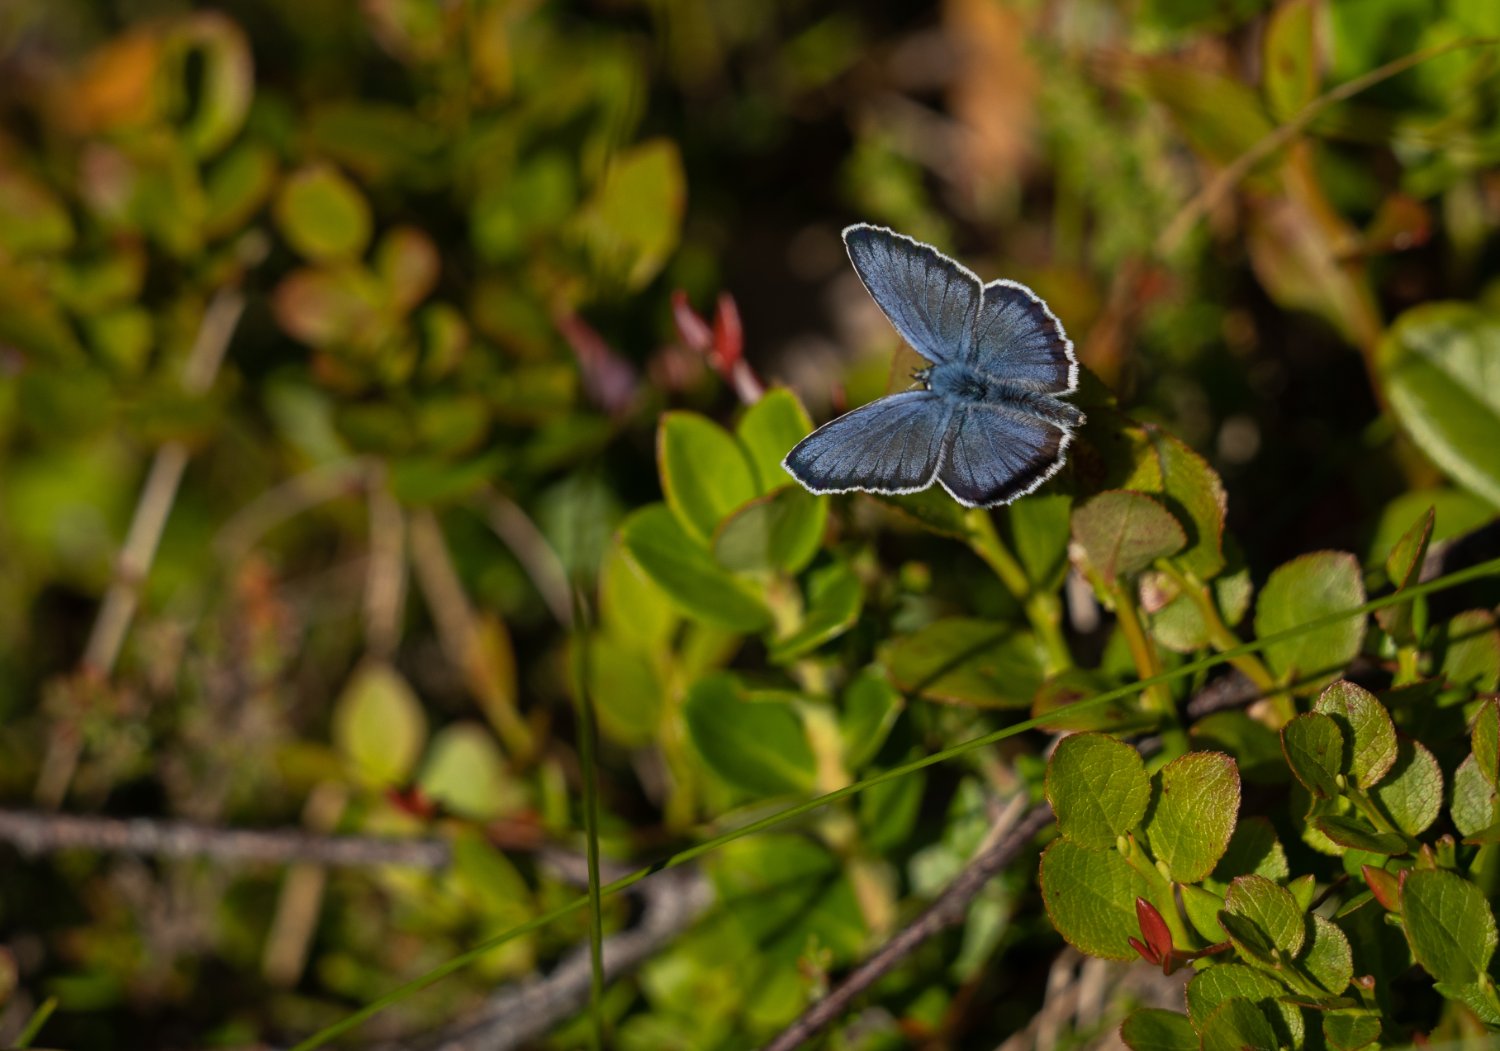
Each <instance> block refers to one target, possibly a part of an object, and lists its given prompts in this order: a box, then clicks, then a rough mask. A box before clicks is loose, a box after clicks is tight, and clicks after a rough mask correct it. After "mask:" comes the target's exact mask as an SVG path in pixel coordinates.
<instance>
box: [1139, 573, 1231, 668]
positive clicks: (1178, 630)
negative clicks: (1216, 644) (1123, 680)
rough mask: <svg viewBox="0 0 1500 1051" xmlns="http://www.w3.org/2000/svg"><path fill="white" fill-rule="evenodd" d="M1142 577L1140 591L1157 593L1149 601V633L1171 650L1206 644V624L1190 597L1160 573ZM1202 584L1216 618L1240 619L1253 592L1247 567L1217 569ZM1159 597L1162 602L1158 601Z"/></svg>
mask: <svg viewBox="0 0 1500 1051" xmlns="http://www.w3.org/2000/svg"><path fill="white" fill-rule="evenodd" d="M1143 580H1144V582H1145V583H1143V588H1142V590H1143V592H1145V591H1146V588H1147V587H1149V588H1150V589H1151V591H1152V592H1154V593H1155V595H1158V596H1160V597H1159V598H1156V599H1155V600H1154V601H1152V602H1151V607H1150V608H1149V610H1148V613H1149V624H1150V627H1151V635H1152V637H1153V638H1155V639H1156V641H1157V642H1160V643H1161V644H1162V645H1163V646H1165V647H1166V648H1167V649H1169V650H1172V651H1173V652H1174V653H1192V652H1193V651H1194V650H1200V649H1202V648H1203V647H1205V646H1207V645H1208V644H1209V641H1210V640H1209V637H1208V624H1207V623H1206V622H1205V621H1204V619H1203V613H1202V612H1201V611H1200V610H1199V609H1198V605H1197V603H1195V602H1194V601H1193V599H1192V597H1191V596H1190V595H1188V594H1186V593H1184V592H1181V591H1179V590H1178V589H1177V585H1176V584H1175V583H1174V582H1173V581H1172V580H1170V579H1168V578H1167V577H1166V576H1165V575H1163V574H1148V575H1147V576H1146V577H1145V578H1143ZM1206 586H1207V587H1208V589H1209V595H1210V596H1211V597H1212V599H1213V603H1214V606H1215V607H1216V608H1217V609H1218V611H1219V617H1220V619H1222V620H1223V621H1224V623H1225V624H1226V625H1228V626H1230V627H1232V626H1234V625H1236V624H1238V623H1239V622H1240V621H1241V620H1243V619H1244V617H1245V614H1246V613H1247V612H1248V611H1249V609H1250V597H1251V595H1252V594H1253V593H1254V587H1253V586H1252V585H1251V583H1250V570H1249V569H1248V568H1247V567H1241V568H1240V569H1237V570H1235V571H1234V572H1232V573H1221V574H1220V575H1219V576H1217V577H1215V578H1214V579H1213V581H1212V582H1210V583H1209V584H1208V585H1206ZM1162 600H1165V604H1164V605H1158V603H1160V602H1161V601H1162Z"/></svg>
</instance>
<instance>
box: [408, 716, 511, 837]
mask: <svg viewBox="0 0 1500 1051" xmlns="http://www.w3.org/2000/svg"><path fill="white" fill-rule="evenodd" d="M417 784H418V785H420V786H421V788H422V792H423V793H424V794H425V795H426V796H427V797H428V798H429V799H431V800H433V801H434V802H436V803H439V804H441V805H442V806H443V807H444V809H446V810H449V811H452V812H453V813H455V814H457V815H458V816H459V817H466V818H471V819H473V820H475V821H490V820H492V819H494V818H497V817H500V816H501V815H502V814H506V813H514V812H515V811H516V810H518V809H519V808H520V807H521V805H522V803H523V802H524V801H525V800H524V796H523V794H522V789H521V787H520V786H519V785H517V784H515V783H514V782H512V781H511V779H510V777H509V775H508V773H507V772H506V767H505V757H504V756H502V755H501V754H500V748H499V746H498V745H497V744H496V743H495V737H494V735H493V734H492V733H490V731H489V730H488V729H487V728H486V727H485V726H483V725H482V724H480V723H476V722H460V723H452V724H450V725H448V726H445V727H443V728H442V729H441V730H439V731H438V732H437V733H436V734H435V735H434V736H433V738H432V747H431V748H429V749H428V750H427V758H426V761H425V762H423V764H422V773H421V776H420V777H418V778H417Z"/></svg>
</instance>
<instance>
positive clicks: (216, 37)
mask: <svg viewBox="0 0 1500 1051" xmlns="http://www.w3.org/2000/svg"><path fill="white" fill-rule="evenodd" d="M169 39H170V41H171V42H172V43H173V44H174V45H175V46H176V47H177V48H179V49H181V51H180V52H179V55H178V61H177V63H176V66H177V69H179V70H186V69H187V68H188V62H187V60H186V59H187V55H186V54H185V53H183V52H193V53H195V57H196V59H197V63H196V65H197V73H196V76H195V78H194V79H195V81H196V83H195V84H194V86H193V89H192V90H193V94H194V99H193V107H192V111H191V114H190V116H189V118H188V120H187V121H186V122H184V124H183V126H182V141H183V142H184V143H185V144H186V145H187V146H188V147H189V148H190V149H191V150H192V151H193V152H194V153H195V154H196V155H197V156H199V157H209V156H212V155H213V154H215V153H217V152H218V151H219V150H220V149H222V148H223V147H224V146H225V145H227V144H228V143H229V142H230V141H232V140H233V139H234V137H235V135H237V134H238V133H239V130H240V128H242V127H243V126H244V123H245V117H246V115H247V114H248V113H249V112H250V102H251V99H252V98H254V95H255V68H254V62H253V59H252V57H251V54H250V41H249V40H248V39H247V37H246V36H245V33H244V31H243V30H242V29H240V27H239V26H238V25H237V24H235V22H234V21H233V20H232V19H229V18H225V17H222V16H217V15H210V14H204V15H200V16H199V17H197V18H193V19H188V20H184V21H182V22H179V23H178V25H177V27H176V31H175V32H174V33H173V34H171V36H170V37H169ZM174 88H176V89H177V90H184V86H179V85H174Z"/></svg>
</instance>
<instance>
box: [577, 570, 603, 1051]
mask: <svg viewBox="0 0 1500 1051" xmlns="http://www.w3.org/2000/svg"><path fill="white" fill-rule="evenodd" d="M585 621H586V613H585V608H584V600H583V588H582V585H581V584H578V585H575V586H574V588H573V637H574V639H576V640H577V643H578V644H577V645H575V646H574V647H573V653H574V655H575V658H574V664H573V671H574V675H575V678H574V694H575V699H576V700H577V703H578V753H579V754H578V762H579V765H580V766H581V767H582V768H583V828H584V835H585V846H586V856H587V862H588V877H589V965H590V967H589V970H590V973H589V1019H590V1022H591V1025H590V1027H589V1035H590V1042H591V1044H592V1045H593V1048H594V1051H603V1049H604V1046H605V1044H604V896H603V894H602V893H601V892H600V888H601V887H602V885H603V881H602V880H601V878H600V876H599V768H598V766H597V763H596V758H595V753H596V751H597V747H596V744H597V728H596V726H595V722H594V703H593V698H592V697H591V696H590V694H589V688H588V684H589V681H590V678H591V677H590V675H589V660H590V650H591V648H592V647H590V646H589V644H588V626H587V624H586V623H585Z"/></svg>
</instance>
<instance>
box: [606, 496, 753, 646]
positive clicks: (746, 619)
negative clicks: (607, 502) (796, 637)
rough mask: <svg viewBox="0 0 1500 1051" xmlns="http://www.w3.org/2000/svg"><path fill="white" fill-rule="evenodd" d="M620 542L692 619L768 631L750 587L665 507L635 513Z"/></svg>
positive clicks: (621, 533) (623, 528) (744, 629)
mask: <svg viewBox="0 0 1500 1051" xmlns="http://www.w3.org/2000/svg"><path fill="white" fill-rule="evenodd" d="M620 537H621V539H622V540H623V541H624V544H625V550H626V551H628V552H629V554H630V557H631V558H632V559H633V560H634V561H635V563H636V565H638V566H639V567H640V568H641V569H642V570H643V571H644V572H645V573H646V575H647V576H649V577H650V578H651V580H652V581H653V582H654V583H655V584H657V585H658V586H659V587H660V588H661V589H662V591H664V592H666V594H667V595H668V596H670V597H671V599H672V601H674V602H676V603H677V605H678V606H680V607H681V608H682V610H683V611H684V612H685V613H687V614H689V615H690V616H693V617H695V618H697V619H698V620H701V621H704V622H705V623H708V624H713V625H717V626H718V627H722V628H728V629H730V630H731V631H739V632H755V631H760V630H761V629H763V628H766V627H769V626H770V624H771V613H770V611H769V610H768V609H767V608H766V605H765V603H764V602H762V601H761V599H760V597H759V596H758V595H757V594H756V593H755V591H754V590H753V589H752V588H751V586H750V585H749V584H748V583H747V582H745V581H744V580H741V579H739V578H737V577H735V576H733V575H732V574H730V573H729V572H728V571H727V570H725V569H723V568H721V567H720V566H719V564H718V563H716V562H715V561H714V560H713V557H712V556H711V555H709V553H708V552H707V551H706V550H704V549H703V547H702V546H701V545H700V544H698V543H697V542H696V541H695V540H694V539H693V538H692V537H690V536H688V534H687V532H686V530H684V529H683V528H682V524H681V523H680V522H679V521H678V520H677V517H676V516H675V515H673V514H672V512H671V511H670V510H668V508H667V507H666V505H665V504H652V505H650V506H649V507H643V508H641V510H639V511H637V512H635V514H633V515H631V516H630V517H629V518H627V519H626V520H625V522H624V524H622V525H621V526H620Z"/></svg>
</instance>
